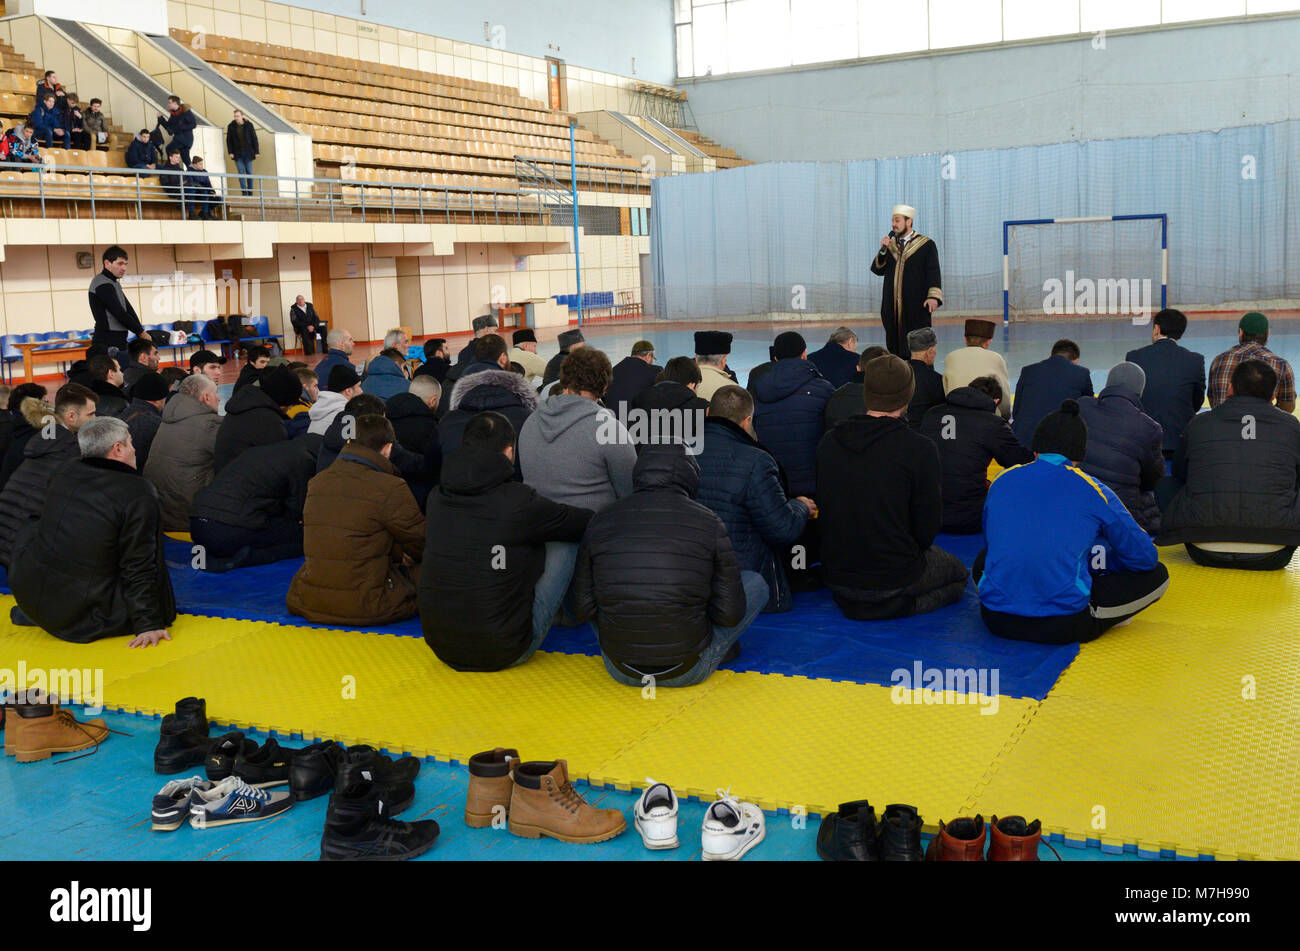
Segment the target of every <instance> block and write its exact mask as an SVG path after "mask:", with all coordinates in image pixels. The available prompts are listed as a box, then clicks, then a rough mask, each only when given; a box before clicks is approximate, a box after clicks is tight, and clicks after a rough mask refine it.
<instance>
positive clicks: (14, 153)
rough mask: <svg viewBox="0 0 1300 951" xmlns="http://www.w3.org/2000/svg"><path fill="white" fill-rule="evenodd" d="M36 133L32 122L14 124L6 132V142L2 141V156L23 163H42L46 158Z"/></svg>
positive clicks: (0, 153) (7, 159) (10, 160)
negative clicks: (42, 153)
mask: <svg viewBox="0 0 1300 951" xmlns="http://www.w3.org/2000/svg"><path fill="white" fill-rule="evenodd" d="M35 134H36V129H35V128H34V127H33V126H32V124H31V123H30V122H25V123H23V124H22V125H16V126H14V127H13V128H12V129H10V130H9V131H8V132H6V133H5V137H4V142H3V143H0V158H2V159H4V161H6V162H13V163H16V164H23V165H40V164H42V162H43V161H44V160H43V159H42V158H41V150H40V148H39V147H38V146H37V144H36V138H35ZM24 171H25V169H24Z"/></svg>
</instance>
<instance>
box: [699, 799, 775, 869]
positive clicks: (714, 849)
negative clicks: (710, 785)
mask: <svg viewBox="0 0 1300 951" xmlns="http://www.w3.org/2000/svg"><path fill="white" fill-rule="evenodd" d="M766 835H767V828H766V825H765V823H764V820H763V810H762V809H759V808H758V806H756V805H754V804H753V803H752V802H741V801H740V800H739V799H737V798H736V797H735V796H733V795H731V789H730V787H728V788H727V789H719V790H718V798H717V801H716V802H713V803H710V805H709V808H708V809H706V810H705V812H704V829H703V830H702V832H701V834H700V842H701V845H702V846H703V848H704V855H703V858H704V861H706V862H734V861H736V860H737V859H739V858H740V857H741V856H742V855H744V854H745V853H746V852H748V851H749V850H750V849H752V848H753V847H754V846H756V845H758V843H760V842H762V841H763V837H764V836H766Z"/></svg>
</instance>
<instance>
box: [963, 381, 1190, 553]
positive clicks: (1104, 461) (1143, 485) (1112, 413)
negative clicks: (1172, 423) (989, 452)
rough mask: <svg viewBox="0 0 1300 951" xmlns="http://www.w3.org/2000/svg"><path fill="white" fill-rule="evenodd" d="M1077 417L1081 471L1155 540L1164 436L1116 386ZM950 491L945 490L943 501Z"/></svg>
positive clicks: (1083, 403) (1082, 403) (1084, 405)
mask: <svg viewBox="0 0 1300 951" xmlns="http://www.w3.org/2000/svg"><path fill="white" fill-rule="evenodd" d="M1079 416H1080V418H1081V419H1082V420H1083V421H1084V423H1086V424H1087V426H1088V452H1087V455H1086V456H1084V459H1083V465H1082V466H1080V468H1081V469H1083V471H1084V472H1086V473H1088V475H1090V476H1095V477H1096V478H1098V479H1100V480H1101V481H1102V482H1104V483H1106V484H1107V485H1108V486H1110V488H1111V491H1112V492H1114V493H1115V494H1116V495H1117V496H1119V500H1120V501H1121V502H1123V503H1124V507H1125V508H1126V509H1128V511H1129V514H1130V515H1132V516H1133V519H1134V521H1136V522H1137V523H1138V524H1139V525H1141V526H1142V529H1143V530H1144V531H1146V532H1147V533H1148V534H1151V535H1155V534H1157V533H1158V532H1159V531H1160V509H1159V507H1158V506H1157V505H1156V494H1155V491H1154V490H1155V487H1156V483H1157V482H1159V481H1160V480H1161V479H1163V478H1164V476H1165V456H1164V452H1163V450H1162V449H1161V446H1162V445H1163V443H1164V430H1162V429H1161V428H1160V424H1159V423H1157V422H1156V421H1155V420H1154V419H1152V418H1151V417H1150V416H1148V415H1147V414H1146V413H1144V412H1143V411H1142V401H1141V400H1139V399H1138V398H1137V397H1136V396H1135V395H1134V394H1133V393H1131V392H1130V391H1128V390H1126V389H1123V388H1121V387H1117V386H1108V387H1106V388H1105V389H1104V390H1102V391H1101V394H1100V395H1099V396H1085V397H1084V398H1083V399H1081V400H1079ZM947 491H948V487H947V485H945V486H944V492H945V498H946V497H947V496H946V493H947Z"/></svg>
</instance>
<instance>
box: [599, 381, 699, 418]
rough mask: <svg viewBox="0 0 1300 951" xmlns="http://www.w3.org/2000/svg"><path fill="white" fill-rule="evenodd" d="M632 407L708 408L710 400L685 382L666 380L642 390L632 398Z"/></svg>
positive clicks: (647, 408) (650, 409) (644, 408)
mask: <svg viewBox="0 0 1300 951" xmlns="http://www.w3.org/2000/svg"><path fill="white" fill-rule="evenodd" d="M605 405H606V406H609V403H608V402H606V403H605ZM610 408H611V409H613V407H610ZM632 408H633V409H641V410H646V411H647V412H651V411H653V410H657V409H678V410H706V409H708V408H709V401H708V400H706V399H701V398H700V397H698V396H696V395H695V391H694V390H693V389H691V388H690V387H689V386H687V385H686V384H685V383H678V382H677V381H676V380H665V381H664V382H662V383H656V384H655V385H654V386H651V387H649V388H647V389H644V390H642V391H641V392H640V393H639V394H638V395H637V397H636V398H635V399H634V400H632ZM615 412H617V410H615Z"/></svg>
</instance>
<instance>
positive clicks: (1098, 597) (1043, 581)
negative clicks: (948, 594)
mask: <svg viewBox="0 0 1300 951" xmlns="http://www.w3.org/2000/svg"><path fill="white" fill-rule="evenodd" d="M1033 451H1034V454H1035V455H1036V456H1037V457H1038V458H1037V459H1036V460H1035V461H1034V462H1031V463H1029V464H1028V465H1024V466H1017V467H1016V468H1014V469H1008V470H1007V471H1006V472H1004V473H1002V475H1000V476H998V478H997V479H996V480H994V482H993V487H992V488H991V489H989V498H988V502H987V503H986V504H985V506H984V536H985V539H986V540H987V541H988V548H987V549H986V550H985V551H982V552H980V554H979V556H978V557H976V559H975V565H974V567H973V568H972V570H971V574H972V576H973V577H974V579H975V587H976V589H977V590H978V591H979V596H980V616H981V617H983V619H984V624H985V626H986V627H988V629H989V630H990V631H992V632H993V633H994V634H996V635H997V636H998V637H1006V638H1009V639H1011V640H1016V641H1033V642H1035V643H1038V644H1070V643H1073V642H1075V641H1090V640H1093V639H1094V638H1096V637H1100V636H1101V635H1102V634H1103V633H1105V632H1106V631H1107V630H1109V629H1110V628H1112V627H1114V626H1115V625H1117V624H1121V623H1123V622H1125V621H1127V620H1129V619H1130V618H1132V617H1133V615H1135V614H1137V613H1138V612H1139V611H1142V610H1145V609H1146V608H1148V607H1150V606H1151V605H1152V604H1154V603H1155V602H1156V601H1158V600H1159V599H1160V597H1161V596H1162V595H1163V594H1164V593H1165V590H1166V589H1167V588H1168V587H1169V570H1168V569H1167V568H1165V566H1164V565H1162V564H1161V563H1160V561H1159V560H1158V559H1157V557H1156V546H1155V545H1153V544H1152V543H1151V538H1150V536H1149V535H1147V533H1146V532H1144V531H1142V528H1141V527H1140V526H1139V525H1138V523H1137V522H1135V521H1134V520H1133V516H1132V515H1130V514H1129V513H1128V509H1126V508H1124V503H1123V502H1121V501H1120V500H1119V498H1118V497H1116V495H1115V493H1114V492H1112V491H1111V490H1110V489H1108V488H1107V487H1106V486H1105V485H1104V484H1102V483H1100V482H1098V481H1097V480H1096V479H1094V478H1092V477H1091V476H1089V475H1087V474H1086V473H1085V472H1083V470H1081V469H1079V468H1077V464H1078V461H1079V460H1080V459H1082V458H1083V457H1084V456H1085V455H1086V454H1087V451H1088V427H1087V424H1085V423H1084V421H1083V420H1082V419H1080V418H1079V404H1078V403H1076V402H1075V401H1074V400H1066V401H1065V402H1064V403H1062V404H1061V408H1060V410H1058V411H1057V412H1055V413H1049V414H1048V415H1047V416H1046V417H1044V418H1043V420H1042V421H1041V422H1040V423H1039V424H1038V430H1037V432H1035V433H1034V441H1033ZM1044 522H1050V530H1048V531H1045V530H1044Z"/></svg>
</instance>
